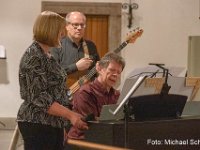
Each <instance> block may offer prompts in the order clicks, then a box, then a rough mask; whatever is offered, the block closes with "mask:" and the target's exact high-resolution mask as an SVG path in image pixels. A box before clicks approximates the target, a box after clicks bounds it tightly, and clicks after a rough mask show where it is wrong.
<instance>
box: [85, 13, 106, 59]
mask: <svg viewBox="0 0 200 150" xmlns="http://www.w3.org/2000/svg"><path fill="white" fill-rule="evenodd" d="M86 17H87V22H86V30H85V38H86V39H89V40H92V41H93V42H94V43H95V44H96V46H97V50H98V53H99V56H100V57H103V56H104V55H105V53H107V52H108V16H107V15H86Z"/></svg>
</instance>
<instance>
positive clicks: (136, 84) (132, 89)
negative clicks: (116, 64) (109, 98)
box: [109, 76, 147, 147]
mask: <svg viewBox="0 0 200 150" xmlns="http://www.w3.org/2000/svg"><path fill="white" fill-rule="evenodd" d="M146 78H147V76H140V77H139V78H138V79H137V81H136V83H135V84H134V85H133V87H132V88H131V89H130V90H129V92H128V94H127V95H126V96H125V97H124V99H123V100H122V101H121V103H120V104H119V106H118V107H117V108H116V109H115V110H114V111H112V110H111V109H109V112H110V113H112V114H113V115H116V114H117V113H118V112H119V110H120V109H121V108H122V107H123V106H124V129H125V132H124V133H125V147H128V145H127V141H128V120H129V110H128V108H127V101H128V99H129V98H130V97H131V95H133V93H134V92H135V91H136V90H137V89H138V88H139V87H140V85H141V84H142V83H143V81H144V80H145V79H146Z"/></svg>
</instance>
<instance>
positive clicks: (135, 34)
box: [68, 28, 143, 97]
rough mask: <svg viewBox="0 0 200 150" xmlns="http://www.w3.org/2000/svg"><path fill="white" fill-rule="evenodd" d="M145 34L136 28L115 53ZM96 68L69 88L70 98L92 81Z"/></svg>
mask: <svg viewBox="0 0 200 150" xmlns="http://www.w3.org/2000/svg"><path fill="white" fill-rule="evenodd" d="M142 33H143V29H139V28H136V29H134V30H133V32H131V33H129V35H128V36H127V38H126V40H125V41H124V42H123V43H121V44H120V45H119V47H118V48H116V49H115V50H114V53H119V52H120V51H121V50H122V49H123V48H124V47H126V45H127V44H128V43H134V42H135V40H136V39H137V38H138V37H140V36H141V35H142ZM96 72H97V71H96V68H95V66H94V67H93V68H92V69H91V70H90V71H89V72H88V73H87V74H86V75H84V76H82V77H81V78H80V79H79V80H78V81H76V82H75V83H74V84H73V85H72V86H70V87H69V90H68V96H69V97H71V96H72V94H74V93H75V92H76V91H77V90H78V89H79V88H80V87H81V86H82V85H83V84H85V83H87V82H88V81H90V79H91V78H92V77H93V76H94V75H95V74H96Z"/></svg>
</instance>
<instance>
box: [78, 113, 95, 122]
mask: <svg viewBox="0 0 200 150" xmlns="http://www.w3.org/2000/svg"><path fill="white" fill-rule="evenodd" d="M81 120H82V121H84V122H88V121H94V120H95V116H94V114H93V113H91V114H88V115H87V116H86V117H83V118H81Z"/></svg>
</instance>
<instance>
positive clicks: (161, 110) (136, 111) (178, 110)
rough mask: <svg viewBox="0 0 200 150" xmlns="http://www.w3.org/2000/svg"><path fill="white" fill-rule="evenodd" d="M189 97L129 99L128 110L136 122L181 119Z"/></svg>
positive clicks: (154, 96)
mask: <svg viewBox="0 0 200 150" xmlns="http://www.w3.org/2000/svg"><path fill="white" fill-rule="evenodd" d="M186 101H187V96H184V95H177V94H164V95H163V94H152V95H144V96H137V97H131V98H129V102H128V108H129V112H130V114H133V115H134V118H135V121H148V120H163V119H177V118H180V116H181V114H182V112H183V109H184V106H185V104H186Z"/></svg>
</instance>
